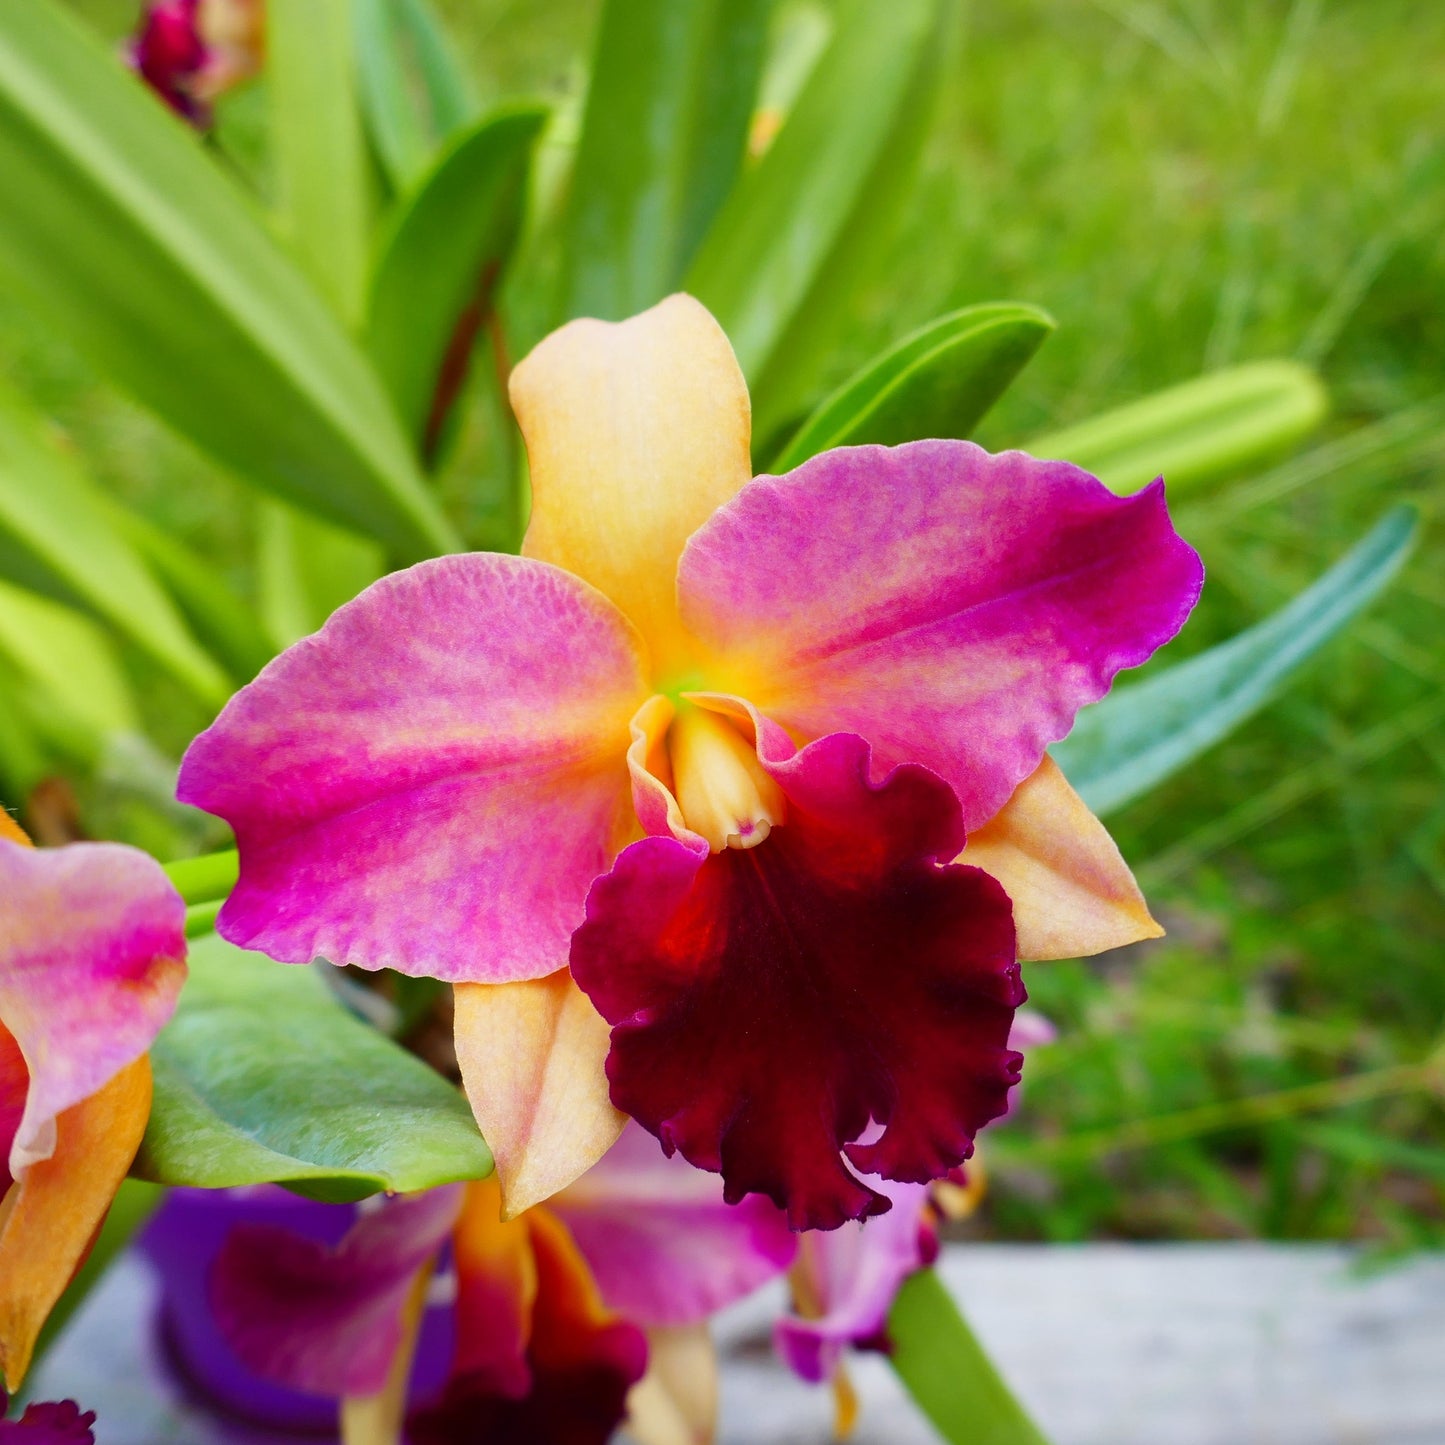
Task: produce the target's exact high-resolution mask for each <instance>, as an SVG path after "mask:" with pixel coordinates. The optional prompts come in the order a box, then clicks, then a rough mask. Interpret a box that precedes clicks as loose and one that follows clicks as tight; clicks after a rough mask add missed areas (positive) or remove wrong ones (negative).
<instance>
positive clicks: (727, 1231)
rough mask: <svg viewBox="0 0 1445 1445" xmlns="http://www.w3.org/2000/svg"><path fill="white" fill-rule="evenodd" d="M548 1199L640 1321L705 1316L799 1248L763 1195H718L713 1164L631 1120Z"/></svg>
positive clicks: (606, 1288) (607, 1296)
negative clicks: (678, 1150) (696, 1162)
mask: <svg viewBox="0 0 1445 1445" xmlns="http://www.w3.org/2000/svg"><path fill="white" fill-rule="evenodd" d="M551 1208H552V1209H553V1210H554V1211H555V1212H556V1214H557V1215H558V1216H559V1217H560V1218H561V1219H562V1221H563V1222H564V1223H565V1224H566V1225H567V1227H568V1229H569V1230H571V1232H572V1237H573V1238H574V1239H575V1240H576V1241H577V1247H578V1248H579V1249H580V1250H581V1251H582V1254H583V1256H584V1257H585V1258H586V1260H587V1263H588V1265H589V1266H590V1268H591V1270H592V1274H593V1277H594V1278H595V1279H596V1281H597V1285H598V1288H599V1289H600V1290H601V1291H602V1298H603V1299H604V1300H605V1301H606V1303H607V1304H608V1306H609V1307H611V1308H612V1309H615V1310H616V1311H617V1312H618V1313H619V1314H622V1315H625V1316H626V1317H627V1318H628V1319H630V1320H632V1321H633V1322H634V1323H635V1324H639V1325H642V1326H644V1327H646V1328H653V1327H656V1326H670V1325H688V1324H693V1323H695V1322H696V1321H699V1320H703V1319H706V1318H707V1316H708V1315H710V1314H713V1313H714V1312H715V1311H717V1310H720V1309H722V1308H723V1307H724V1306H725V1305H729V1304H732V1303H733V1301H734V1300H738V1299H741V1298H742V1297H743V1296H744V1295H747V1294H751V1293H752V1291H753V1290H755V1289H757V1288H758V1287H759V1286H760V1285H762V1284H764V1283H766V1282H767V1281H768V1280H770V1279H772V1278H773V1277H774V1276H775V1275H778V1274H780V1273H781V1272H782V1271H783V1270H785V1269H786V1268H787V1267H788V1265H789V1263H790V1262H791V1261H792V1258H793V1255H794V1253H795V1252H796V1249H797V1239H796V1236H795V1235H794V1234H793V1233H792V1231H791V1230H790V1229H789V1228H788V1221H787V1218H786V1217H785V1216H784V1215H783V1214H782V1212H781V1211H780V1210H778V1209H776V1208H775V1207H774V1206H773V1205H772V1204H771V1203H769V1202H768V1201H767V1200H766V1199H764V1198H762V1197H761V1196H760V1195H752V1196H750V1197H748V1198H747V1199H744V1200H743V1201H742V1202H741V1203H740V1204H736V1205H730V1204H726V1203H724V1201H723V1187H722V1181H721V1180H720V1179H719V1178H718V1177H717V1175H716V1174H709V1173H705V1172H704V1171H702V1170H700V1169H695V1168H693V1166H692V1165H691V1164H689V1163H688V1162H687V1161H686V1160H685V1159H683V1158H681V1157H680V1156H679V1155H673V1156H672V1157H671V1158H669V1157H668V1156H667V1155H666V1154H664V1153H663V1152H662V1148H661V1146H660V1145H659V1144H658V1142H657V1140H656V1139H654V1138H653V1137H652V1135H650V1134H648V1133H647V1132H646V1131H645V1130H644V1129H642V1128H641V1127H640V1126H639V1125H637V1124H631V1125H629V1126H628V1127H627V1128H626V1129H625V1130H624V1131H623V1134H622V1137H621V1138H620V1139H619V1140H618V1141H617V1143H616V1144H614V1145H613V1147H612V1148H611V1150H609V1151H608V1153H607V1154H606V1155H604V1156H603V1158H602V1160H601V1162H600V1163H598V1164H596V1165H594V1166H593V1168H591V1169H590V1170H589V1171H588V1172H587V1173H586V1174H584V1175H583V1176H582V1178H581V1179H579V1180H578V1181H577V1182H576V1183H575V1184H573V1185H572V1186H571V1187H570V1188H568V1189H565V1190H563V1191H562V1193H561V1194H559V1195H558V1196H557V1197H556V1198H555V1199H554V1200H553V1201H552V1204H551Z"/></svg>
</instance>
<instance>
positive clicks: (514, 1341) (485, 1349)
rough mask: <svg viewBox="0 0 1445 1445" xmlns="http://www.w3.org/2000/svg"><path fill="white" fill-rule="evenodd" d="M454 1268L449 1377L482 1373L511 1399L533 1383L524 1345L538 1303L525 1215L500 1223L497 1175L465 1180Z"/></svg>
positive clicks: (490, 1384) (527, 1342)
mask: <svg viewBox="0 0 1445 1445" xmlns="http://www.w3.org/2000/svg"><path fill="white" fill-rule="evenodd" d="M452 1254H453V1259H454V1261H455V1264H456V1271H457V1290H458V1293H457V1356H456V1361H455V1363H454V1365H453V1373H454V1374H458V1375H461V1374H480V1375H482V1376H484V1377H485V1379H486V1381H487V1385H488V1388H489V1389H491V1390H493V1391H495V1392H497V1393H499V1394H502V1395H505V1396H507V1397H509V1398H517V1397H519V1396H522V1395H525V1394H526V1393H527V1391H528V1390H529V1389H530V1388H531V1385H532V1372H531V1367H530V1365H529V1364H528V1363H527V1349H528V1347H529V1346H530V1344H531V1341H532V1311H533V1309H534V1308H535V1307H536V1303H537V1261H536V1259H535V1258H534V1256H533V1254H532V1237H531V1235H530V1233H529V1232H528V1229H527V1225H526V1223H525V1222H524V1221H522V1220H504V1219H503V1218H502V1213H501V1192H500V1190H499V1188H498V1185H497V1181H496V1179H495V1177H494V1178H491V1179H481V1180H477V1181H475V1182H474V1183H471V1184H468V1185H467V1194H466V1202H465V1203H464V1204H463V1206H462V1214H461V1218H460V1219H459V1220H458V1221H457V1228H456V1233H455V1234H454V1235H453V1237H452Z"/></svg>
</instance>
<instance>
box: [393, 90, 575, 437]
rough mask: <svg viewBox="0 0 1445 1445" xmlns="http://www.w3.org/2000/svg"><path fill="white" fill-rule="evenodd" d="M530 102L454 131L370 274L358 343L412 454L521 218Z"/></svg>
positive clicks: (436, 422) (430, 428)
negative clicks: (366, 353)
mask: <svg viewBox="0 0 1445 1445" xmlns="http://www.w3.org/2000/svg"><path fill="white" fill-rule="evenodd" d="M546 119H547V111H546V110H545V108H543V107H541V106H537V105H515V106H509V107H507V108H505V109H502V110H499V111H496V112H494V113H493V114H491V115H489V116H487V117H485V118H484V119H483V120H481V121H479V122H478V123H477V124H476V125H474V126H473V127H472V128H471V129H469V130H467V131H465V132H463V133H461V134H460V135H458V136H457V137H456V139H455V140H454V141H453V143H452V144H451V145H450V146H449V147H448V148H447V150H446V151H445V152H444V153H443V154H442V155H441V156H440V157H438V159H437V161H436V163H435V165H433V166H432V168H431V169H430V170H429V171H428V172H427V173H426V175H425V176H423V177H422V179H421V180H420V181H419V182H418V183H417V184H416V186H415V187H414V188H413V189H412V191H411V192H410V193H409V194H408V195H407V196H406V197H405V198H404V199H403V200H402V201H401V202H399V203H398V205H397V207H396V210H395V213H394V215H393V217H392V219H391V221H390V223H389V225H388V228H387V232H386V235H385V237H384V238H383V241H382V245H381V249H380V255H379V257H378V260H377V263H376V268H375V271H374V272H373V274H372V279H371V294H370V300H369V302H368V305H367V318H366V346H367V350H368V351H369V352H370V353H371V358H372V360H373V361H374V362H375V364H376V368H377V370H378V371H379V372H380V374H381V376H382V378H383V380H384V381H385V382H386V384H387V386H388V388H389V389H390V391H391V395H392V399H393V401H395V403H396V407H397V410H398V412H399V413H400V414H401V417H402V420H403V422H404V424H405V426H406V428H407V431H408V433H409V434H410V435H411V437H412V439H413V441H414V444H415V446H416V448H417V451H418V453H419V454H420V455H421V456H423V457H427V458H430V457H431V456H432V455H434V453H435V451H436V447H437V442H438V440H439V437H440V432H441V427H442V425H443V423H444V422H445V420H446V415H447V410H448V408H449V405H450V403H451V402H453V401H455V399H456V396H457V393H458V391H459V389H460V382H461V379H462V377H464V376H465V360H466V357H467V355H468V353H469V352H470V350H471V343H472V341H473V339H474V338H475V336H476V334H477V331H478V329H479V328H480V326H481V325H482V324H483V322H484V321H485V319H486V313H487V311H488V310H489V309H490V307H491V305H492V301H493V297H494V295H495V292H496V288H497V283H498V281H499V279H500V277H501V274H502V271H503V268H504V267H505V266H506V263H507V258H508V257H509V256H510V254H511V251H512V247H513V245H514V244H515V242H516V239H517V235H518V233H519V231H520V229H521V225H522V212H523V207H524V205H525V201H526V190H527V174H528V170H529V168H530V165H531V158H532V147H533V145H534V143H535V142H536V140H537V137H538V136H539V135H540V134H541V131H542V127H543V125H544V124H545V123H546Z"/></svg>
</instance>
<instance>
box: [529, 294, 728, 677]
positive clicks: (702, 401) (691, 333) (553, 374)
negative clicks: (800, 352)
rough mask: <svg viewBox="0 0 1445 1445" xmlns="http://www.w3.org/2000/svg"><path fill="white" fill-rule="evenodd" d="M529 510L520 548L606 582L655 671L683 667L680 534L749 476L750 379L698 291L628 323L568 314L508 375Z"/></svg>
mask: <svg viewBox="0 0 1445 1445" xmlns="http://www.w3.org/2000/svg"><path fill="white" fill-rule="evenodd" d="M511 397H512V407H513V410H514V411H515V412H516V414H517V420H518V422H519V423H520V424H521V428H522V433H523V435H524V436H525V437H526V440H527V455H528V458H529V460H530V462H531V470H532V520H531V525H530V526H529V527H528V529H527V536H526V540H525V541H524V542H523V544H522V551H523V553H524V555H526V556H528V557H537V558H540V559H541V560H542V561H544V562H554V563H556V564H557V565H558V566H559V567H565V568H567V570H568V571H570V572H575V573H576V574H577V575H578V576H579V577H583V578H585V579H586V580H587V581H588V582H591V583H592V584H593V586H594V587H597V588H599V589H600V590H601V591H603V592H605V593H606V594H607V596H608V597H610V598H611V599H612V601H613V602H615V603H616V604H617V606H619V607H620V608H621V609H622V610H623V611H624V612H625V613H626V614H627V615H628V616H629V617H630V618H631V619H632V621H633V622H634V623H635V624H636V626H637V627H638V628H639V629H640V630H641V632H642V634H643V636H644V637H645V638H646V639H647V642H648V645H649V646H650V647H651V649H652V655H653V661H654V664H655V665H656V666H657V667H658V668H659V670H660V675H663V676H668V675H671V674H673V673H675V672H679V671H686V670H687V669H688V667H689V666H690V662H689V657H690V651H689V645H688V642H687V638H686V634H685V633H684V632H683V629H682V624H681V623H680V622H679V621H678V616H677V595H676V581H677V561H678V558H679V557H680V556H681V555H682V548H683V544H684V543H685V542H686V541H687V539H688V538H689V537H690V536H691V535H692V534H693V533H694V532H695V531H696V530H697V529H698V528H699V527H700V526H701V525H702V524H703V523H704V522H705V521H707V519H708V518H709V517H710V516H711V515H712V514H713V512H714V511H716V509H717V508H718V507H719V506H721V505H722V504H723V503H724V502H726V501H728V500H729V499H730V498H731V497H732V496H733V495H734V494H735V493H736V492H737V490H738V489H739V488H740V487H741V486H742V485H743V484H744V483H745V482H746V481H747V480H748V479H749V477H750V476H751V474H752V463H751V457H750V444H751V431H752V414H751V407H750V403H749V401H748V391H747V384H746V383H745V382H744V380H743V375H742V372H741V371H740V370H739V369H738V363H737V358H736V357H735V356H734V355H733V350H732V347H731V346H730V345H729V344H728V339H727V337H726V336H724V335H723V332H722V328H721V327H719V325H718V324H717V322H716V321H714V320H713V318H712V316H711V315H710V314H709V313H708V312H707V310H706V309H705V308H704V307H703V306H701V305H700V304H699V303H698V302H696V301H694V300H693V299H692V298H691V297H690V296H669V297H668V298H667V300H665V301H663V302H661V303H660V304H658V305H657V306H654V307H653V308H652V309H651V310H650V311H644V312H643V313H642V315H640V316H634V317H632V318H631V319H630V320H628V321H621V322H616V323H612V322H605V321H591V320H583V321H573V322H571V323H569V324H568V325H566V326H564V327H563V328H562V329H561V330H560V331H556V332H554V333H553V334H552V335H551V336H549V337H547V338H546V339H545V340H544V341H542V342H541V343H540V344H539V345H538V346H537V347H536V349H535V350H533V351H532V353H531V354H530V355H529V356H528V357H526V359H525V360H523V361H522V362H521V363H520V364H519V365H518V366H517V368H516V370H515V371H513V373H512V379H511Z"/></svg>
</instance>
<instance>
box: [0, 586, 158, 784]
mask: <svg viewBox="0 0 1445 1445" xmlns="http://www.w3.org/2000/svg"><path fill="white" fill-rule="evenodd" d="M0 659H3V661H4V662H5V664H6V668H5V670H6V672H8V673H9V677H8V678H6V680H5V683H4V686H3V690H4V691H6V692H10V693H12V694H13V696H14V697H15V698H16V699H17V700H18V701H19V702H20V703H21V705H22V706H23V707H24V709H25V712H26V714H27V715H28V716H29V718H30V719H31V720H32V722H33V725H34V727H35V729H36V731H37V732H38V733H39V734H40V735H41V736H42V737H43V738H44V739H45V741H47V742H48V743H50V744H51V745H52V746H53V747H56V748H58V749H59V750H60V751H62V752H64V753H66V754H68V755H69V756H71V757H76V758H80V759H83V760H84V761H86V762H89V763H92V764H93V763H95V762H96V761H97V760H98V759H99V758H100V756H101V753H102V752H103V751H104V748H105V740H106V738H108V737H110V736H111V735H113V734H115V733H134V732H139V731H140V714H139V711H138V709H137V707H136V703H135V697H134V695H133V693H132V692H131V687H130V683H129V682H128V681H127V679H126V675H125V671H124V669H122V667H121V665H120V660H119V658H117V656H116V653H115V648H114V646H113V645H112V644H111V640H110V638H109V637H108V636H107V635H106V633H104V632H103V631H102V630H101V629H100V628H99V627H98V626H97V625H96V624H95V623H94V622H92V621H91V620H90V618H88V617H86V616H85V615H84V614H82V613H80V612H76V611H74V610H73V609H71V608H69V607H66V606H64V605H63V604H62V603H59V602H52V601H51V600H50V599H49V598H46V597H41V596H38V595H37V594H36V593H34V592H29V591H26V590H25V589H24V588H21V587H12V586H10V585H9V584H8V583H3V582H0Z"/></svg>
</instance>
